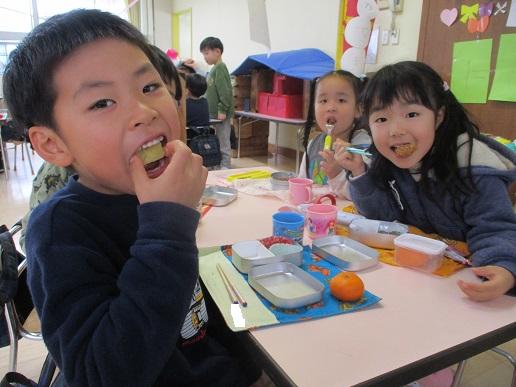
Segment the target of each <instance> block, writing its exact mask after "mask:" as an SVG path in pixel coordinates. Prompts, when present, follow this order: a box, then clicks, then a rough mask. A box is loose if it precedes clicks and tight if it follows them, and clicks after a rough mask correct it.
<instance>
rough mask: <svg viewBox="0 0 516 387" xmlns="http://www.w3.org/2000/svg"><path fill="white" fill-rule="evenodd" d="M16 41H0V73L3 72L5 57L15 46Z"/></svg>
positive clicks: (5, 62)
mask: <svg viewBox="0 0 516 387" xmlns="http://www.w3.org/2000/svg"><path fill="white" fill-rule="evenodd" d="M16 44H17V42H0V74H3V73H4V68H5V65H6V64H7V58H8V57H9V54H10V53H11V51H12V50H14V49H15V48H16Z"/></svg>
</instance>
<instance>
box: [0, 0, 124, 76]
mask: <svg viewBox="0 0 516 387" xmlns="http://www.w3.org/2000/svg"><path fill="white" fill-rule="evenodd" d="M33 3H34V4H35V7H33ZM127 4H128V3H127V0H68V1H55V0H34V1H32V0H0V20H1V21H2V26H1V27H0V76H1V75H2V74H3V73H4V68H5V65H6V64H7V60H8V58H9V54H10V52H11V51H12V50H14V49H15V48H16V45H17V44H18V43H19V42H20V41H21V40H22V39H23V38H24V37H25V35H27V33H28V32H30V31H31V30H32V28H34V26H35V24H40V23H43V22H44V21H45V20H47V19H48V18H50V17H51V16H53V15H57V14H60V13H64V12H68V11H71V10H72V9H76V8H87V9H92V8H96V9H101V10H103V11H108V12H111V13H113V14H115V15H118V16H120V17H121V18H123V19H125V20H129V12H128V9H127V7H128V6H127ZM36 19H37V23H36V22H35V20H36Z"/></svg>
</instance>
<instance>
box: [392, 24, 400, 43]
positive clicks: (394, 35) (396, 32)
mask: <svg viewBox="0 0 516 387" xmlns="http://www.w3.org/2000/svg"><path fill="white" fill-rule="evenodd" d="M399 40H400V29H399V28H397V29H395V30H392V31H391V44H392V45H394V44H398V43H399Z"/></svg>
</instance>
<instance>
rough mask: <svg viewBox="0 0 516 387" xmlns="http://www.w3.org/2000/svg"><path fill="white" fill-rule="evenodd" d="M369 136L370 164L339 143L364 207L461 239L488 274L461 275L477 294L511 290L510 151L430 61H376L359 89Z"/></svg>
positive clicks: (515, 225)
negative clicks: (473, 117) (378, 65)
mask: <svg viewBox="0 0 516 387" xmlns="http://www.w3.org/2000/svg"><path fill="white" fill-rule="evenodd" d="M362 109H363V114H364V116H365V117H366V118H367V119H368V121H369V126H370V128H371V134H372V138H373V143H374V145H373V147H372V152H373V160H372V163H371V166H370V167H369V168H368V167H367V165H366V164H364V162H363V160H362V159H361V157H358V156H357V155H353V154H351V153H349V152H346V150H345V149H339V150H337V152H336V159H337V160H338V161H339V163H340V165H341V166H342V167H344V168H346V169H347V170H348V171H350V173H351V175H352V177H350V193H351V197H352V200H353V202H354V203H355V205H356V207H357V208H358V210H359V211H360V213H361V214H362V215H365V216H366V217H368V218H371V219H379V220H387V221H394V220H398V221H400V222H403V223H408V224H412V225H414V226H416V227H418V228H420V229H422V230H423V231H424V232H427V233H437V234H439V235H441V236H442V237H445V238H449V239H455V240H460V241H466V242H467V244H468V248H469V250H470V251H471V253H472V263H473V265H474V266H480V267H476V268H474V269H473V271H474V273H475V274H476V275H478V276H481V277H484V278H485V279H486V280H485V281H484V282H482V283H472V282H464V281H459V282H458V285H459V287H460V288H461V289H462V291H463V292H464V293H465V294H466V295H467V296H468V297H470V298H472V299H473V300H477V301H483V300H490V299H494V298H496V297H499V296H501V295H503V294H505V293H506V292H508V291H510V290H511V289H512V290H514V285H515V275H516V249H515V248H514V247H515V246H516V215H515V214H514V212H513V210H512V204H511V200H510V198H509V195H508V186H509V185H510V184H511V183H512V182H514V181H516V168H515V166H516V155H515V154H514V152H512V151H510V150H509V149H508V148H506V147H504V146H503V145H501V144H499V143H497V142H496V141H494V140H491V139H489V138H487V137H485V136H483V135H481V134H480V133H479V131H478V128H477V127H476V126H475V125H474V124H473V123H472V122H471V121H470V119H469V118H468V115H467V113H466V111H465V110H464V108H463V107H462V105H461V104H460V103H459V102H458V101H457V99H456V98H455V96H454V95H453V93H452V92H451V91H450V90H449V88H448V85H447V84H446V83H445V82H443V80H442V79H441V77H440V76H439V75H438V74H437V73H436V72H435V71H434V70H433V69H432V68H430V67H429V66H427V65H425V64H423V63H418V62H400V63H397V64H394V65H389V66H386V67H384V68H383V69H381V70H380V71H378V73H376V75H375V76H374V78H373V79H372V80H371V81H370V82H369V84H368V85H367V87H366V90H365V91H364V95H363V106H362Z"/></svg>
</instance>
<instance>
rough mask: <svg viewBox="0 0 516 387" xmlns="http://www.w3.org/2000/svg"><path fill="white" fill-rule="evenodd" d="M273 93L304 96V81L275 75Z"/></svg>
mask: <svg viewBox="0 0 516 387" xmlns="http://www.w3.org/2000/svg"><path fill="white" fill-rule="evenodd" d="M272 93H273V94H275V95H283V94H288V95H294V94H303V80H302V79H298V78H292V77H288V76H286V75H283V74H278V73H274V77H273V88H272Z"/></svg>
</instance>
